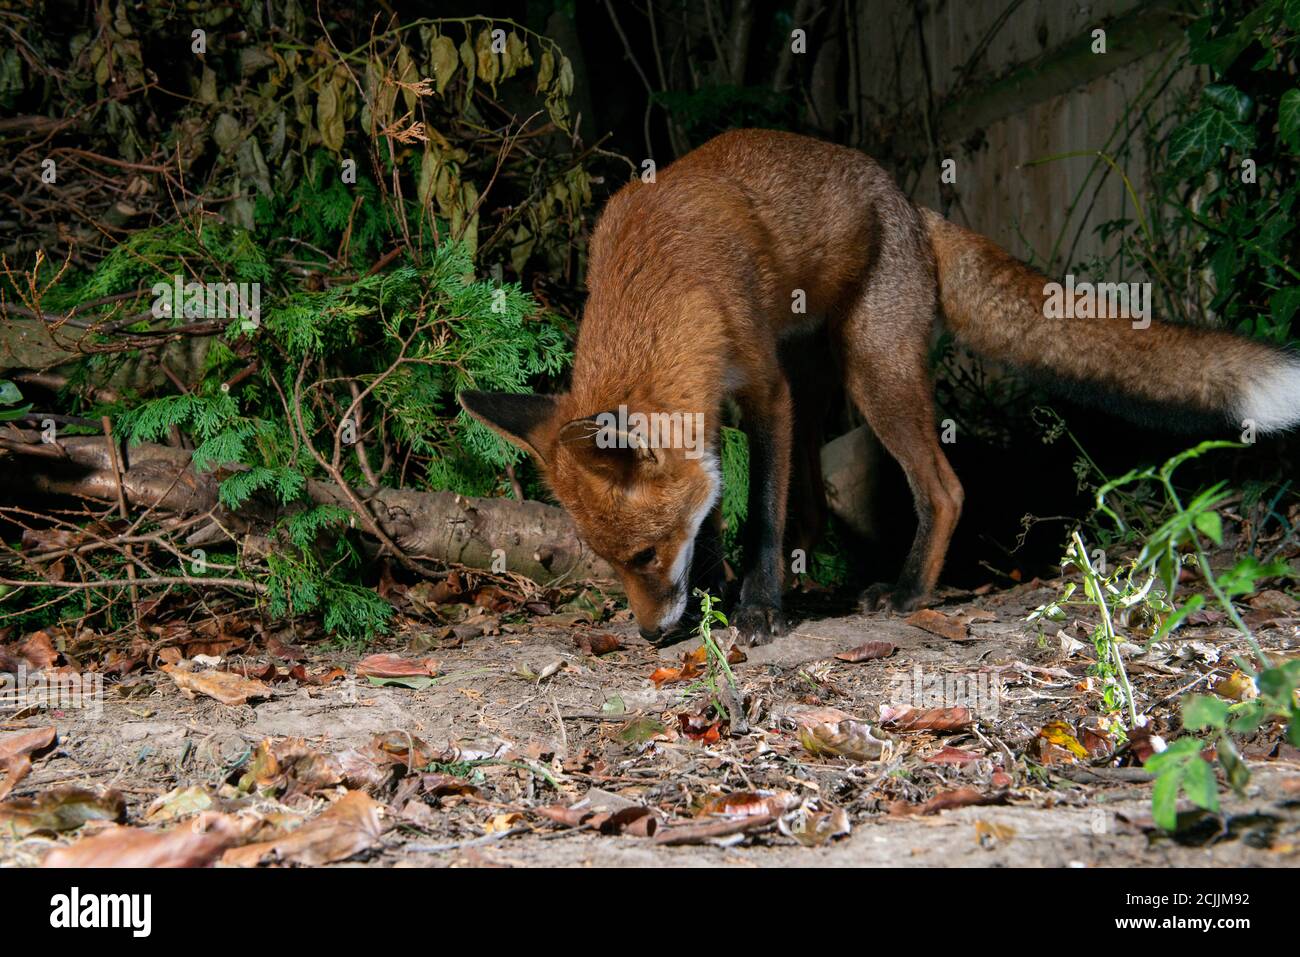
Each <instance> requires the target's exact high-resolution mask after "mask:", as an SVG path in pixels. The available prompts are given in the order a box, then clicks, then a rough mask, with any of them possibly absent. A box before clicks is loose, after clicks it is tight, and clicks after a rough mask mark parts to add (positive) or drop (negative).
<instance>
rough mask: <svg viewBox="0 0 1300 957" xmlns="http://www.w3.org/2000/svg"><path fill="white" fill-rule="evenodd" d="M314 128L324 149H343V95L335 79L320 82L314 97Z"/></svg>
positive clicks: (335, 150) (334, 150) (337, 150)
mask: <svg viewBox="0 0 1300 957" xmlns="http://www.w3.org/2000/svg"><path fill="white" fill-rule="evenodd" d="M316 129H317V131H319V133H320V138H321V143H322V144H323V145H324V146H325V148H326V149H328V150H332V151H333V152H335V153H337V152H339V151H340V150H341V149H343V132H344V125H343V95H342V90H341V89H340V86H339V85H337V81H333V80H331V81H329V82H326V83H323V84H321V89H320V95H319V96H318V97H317V99H316Z"/></svg>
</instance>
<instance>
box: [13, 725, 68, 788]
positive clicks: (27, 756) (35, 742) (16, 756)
mask: <svg viewBox="0 0 1300 957" xmlns="http://www.w3.org/2000/svg"><path fill="white" fill-rule="evenodd" d="M57 740H58V735H57V733H56V732H55V730H54V729H53V728H34V729H32V730H30V731H17V732H15V733H13V734H5V735H0V772H2V773H3V774H4V779H3V780H0V799H3V798H4V797H5V795H7V794H8V793H9V792H10V791H12V790H13V789H14V785H15V784H17V783H18V782H19V781H21V780H22V779H23V778H25V777H27V774H28V772H30V771H31V769H32V758H33V757H35V756H36V755H39V754H41V753H42V752H44V751H46V750H48V749H50V748H52V747H54V744H55V742H56V741H57Z"/></svg>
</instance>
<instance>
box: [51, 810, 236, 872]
mask: <svg viewBox="0 0 1300 957" xmlns="http://www.w3.org/2000/svg"><path fill="white" fill-rule="evenodd" d="M251 826H252V825H251V824H249V823H247V822H244V821H241V820H240V819H238V818H235V817H232V816H230V815H228V814H214V813H206V814H201V815H199V816H198V817H197V818H196V819H195V820H194V821H191V822H189V823H186V824H178V825H177V826H176V827H173V828H171V829H170V830H167V831H150V830H145V829H143V828H135V827H111V828H109V829H108V830H104V831H100V832H99V833H98V834H95V835H93V836H91V837H87V838H83V839H82V840H80V841H78V842H77V843H76V844H73V845H71V846H69V847H60V848H57V849H55V850H53V851H51V852H50V853H49V854H47V855H45V860H44V861H42V862H41V866H42V867H208V866H210V865H211V864H212V863H213V861H215V860H216V859H217V857H218V856H219V855H220V854H221V852H222V851H224V850H226V849H227V848H229V847H231V846H233V845H235V844H238V843H239V842H240V841H241V840H243V838H244V835H245V834H246V833H247V831H248V829H249V828H250V827H251Z"/></svg>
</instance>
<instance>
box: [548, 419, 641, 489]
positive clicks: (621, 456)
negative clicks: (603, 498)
mask: <svg viewBox="0 0 1300 957" xmlns="http://www.w3.org/2000/svg"><path fill="white" fill-rule="evenodd" d="M604 416H607V417H608V420H605V419H604ZM615 419H616V414H615V413H613V412H607V413H604V414H603V416H600V415H592V416H588V417H587V418H585V419H574V420H573V421H571V422H566V423H565V424H564V425H562V426H561V427H560V429H559V432H558V433H557V438H556V440H557V442H559V443H561V444H563V445H564V446H565V447H566V448H567V449H569V450H571V451H572V452H573V453H574V454H575V455H576V456H577V457H578V461H579V462H580V463H581V464H582V466H583V467H584V468H586V469H588V470H590V471H592V472H596V473H598V474H600V475H603V476H604V477H605V478H607V479H608V480H610V481H611V482H613V483H615V484H617V485H628V484H630V483H631V482H632V481H633V480H634V479H635V478H636V477H637V475H638V474H642V475H644V474H647V471H650V472H653V471H655V470H657V469H659V468H660V467H661V466H662V465H663V464H664V452H663V450H662V449H658V448H654V447H653V446H651V445H650V444H649V443H648V442H646V441H645V439H644V437H643V436H641V435H639V434H637V433H635V432H626V431H619V430H617V429H616V428H614V427H613V425H611V424H609V422H612V421H615Z"/></svg>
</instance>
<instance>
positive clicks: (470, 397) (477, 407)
mask: <svg viewBox="0 0 1300 957" xmlns="http://www.w3.org/2000/svg"><path fill="white" fill-rule="evenodd" d="M457 398H458V399H459V401H460V405H461V408H463V409H464V410H465V411H466V412H468V413H469V414H470V415H472V416H473V417H474V418H476V419H478V420H479V421H480V422H482V423H483V424H484V425H486V426H487V427H488V428H489V429H491V430H492V431H493V432H496V433H498V434H499V435H502V436H504V437H505V438H507V439H509V440H510V441H511V442H513V443H514V444H515V445H517V446H519V447H520V448H521V449H523V450H524V451H525V452H530V453H532V454H533V455H535V456H537V458H539V459H541V461H542V463H543V464H546V462H547V461H548V459H549V458H550V452H551V446H553V445H554V444H555V410H556V409H557V408H558V407H559V403H557V402H556V400H555V397H554V396H549V395H533V394H532V393H527V392H462V393H461V394H460V395H459V396H458V397H457Z"/></svg>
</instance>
